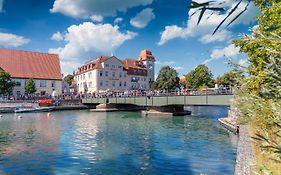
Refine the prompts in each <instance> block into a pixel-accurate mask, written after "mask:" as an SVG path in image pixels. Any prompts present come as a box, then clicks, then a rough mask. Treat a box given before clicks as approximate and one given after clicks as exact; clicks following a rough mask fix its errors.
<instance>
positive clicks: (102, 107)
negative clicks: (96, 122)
mask: <svg viewBox="0 0 281 175" xmlns="http://www.w3.org/2000/svg"><path fill="white" fill-rule="evenodd" d="M143 109H145V108H144V107H140V106H137V105H133V104H111V103H102V104H99V105H97V106H96V108H95V109H91V110H90V111H92V112H114V111H140V110H143Z"/></svg>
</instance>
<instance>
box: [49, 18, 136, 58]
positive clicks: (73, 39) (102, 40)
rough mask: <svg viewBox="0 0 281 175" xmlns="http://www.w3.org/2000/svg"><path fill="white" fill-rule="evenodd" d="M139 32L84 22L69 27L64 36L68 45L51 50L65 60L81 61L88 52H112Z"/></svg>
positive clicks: (50, 50)
mask: <svg viewBox="0 0 281 175" xmlns="http://www.w3.org/2000/svg"><path fill="white" fill-rule="evenodd" d="M136 35H137V34H136V33H133V32H129V31H127V32H124V33H122V32H120V31H119V27H118V26H112V25H111V24H94V23H92V22H84V23H82V24H80V25H72V26H70V27H68V29H67V32H66V34H65V37H64V41H65V42H66V45H65V46H64V47H61V48H51V49H49V52H52V53H58V54H59V55H60V58H62V59H63V60H64V61H72V62H79V60H81V59H82V60H83V59H87V58H85V57H86V55H88V54H91V55H92V54H93V53H98V54H110V53H112V52H114V51H115V49H117V48H118V47H119V46H120V45H122V44H123V43H124V42H125V41H127V40H131V39H133V38H134V37H135V36H136Z"/></svg>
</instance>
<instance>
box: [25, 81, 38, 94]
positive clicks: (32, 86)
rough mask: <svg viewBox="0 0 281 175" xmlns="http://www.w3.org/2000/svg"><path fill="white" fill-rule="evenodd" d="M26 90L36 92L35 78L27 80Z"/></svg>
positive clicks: (28, 92)
mask: <svg viewBox="0 0 281 175" xmlns="http://www.w3.org/2000/svg"><path fill="white" fill-rule="evenodd" d="M24 90H25V92H26V93H27V94H34V93H35V92H36V88H35V83H34V81H33V79H28V80H27V82H26V84H25V87H24Z"/></svg>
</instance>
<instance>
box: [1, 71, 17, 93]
mask: <svg viewBox="0 0 281 175" xmlns="http://www.w3.org/2000/svg"><path fill="white" fill-rule="evenodd" d="M14 86H15V83H14V82H13V81H12V80H11V75H10V74H9V73H7V72H3V71H0V95H10V94H11V92H12V91H13V87H14Z"/></svg>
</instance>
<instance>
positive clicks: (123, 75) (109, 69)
mask: <svg viewBox="0 0 281 175" xmlns="http://www.w3.org/2000/svg"><path fill="white" fill-rule="evenodd" d="M145 54H146V55H145ZM154 62H155V59H154V57H153V55H152V53H151V52H150V51H148V50H143V51H142V52H141V54H140V56H139V57H138V58H137V59H135V60H134V59H125V60H123V61H122V60H120V59H118V58H116V57H115V56H111V57H107V56H100V57H98V58H96V59H93V60H90V61H88V62H87V63H85V64H84V65H82V66H81V67H79V68H78V70H77V71H76V72H75V75H74V82H75V84H76V88H77V91H78V92H79V93H95V92H97V93H98V92H106V91H119V92H123V91H126V90H136V89H141V90H149V89H151V84H152V82H153V81H154Z"/></svg>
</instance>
